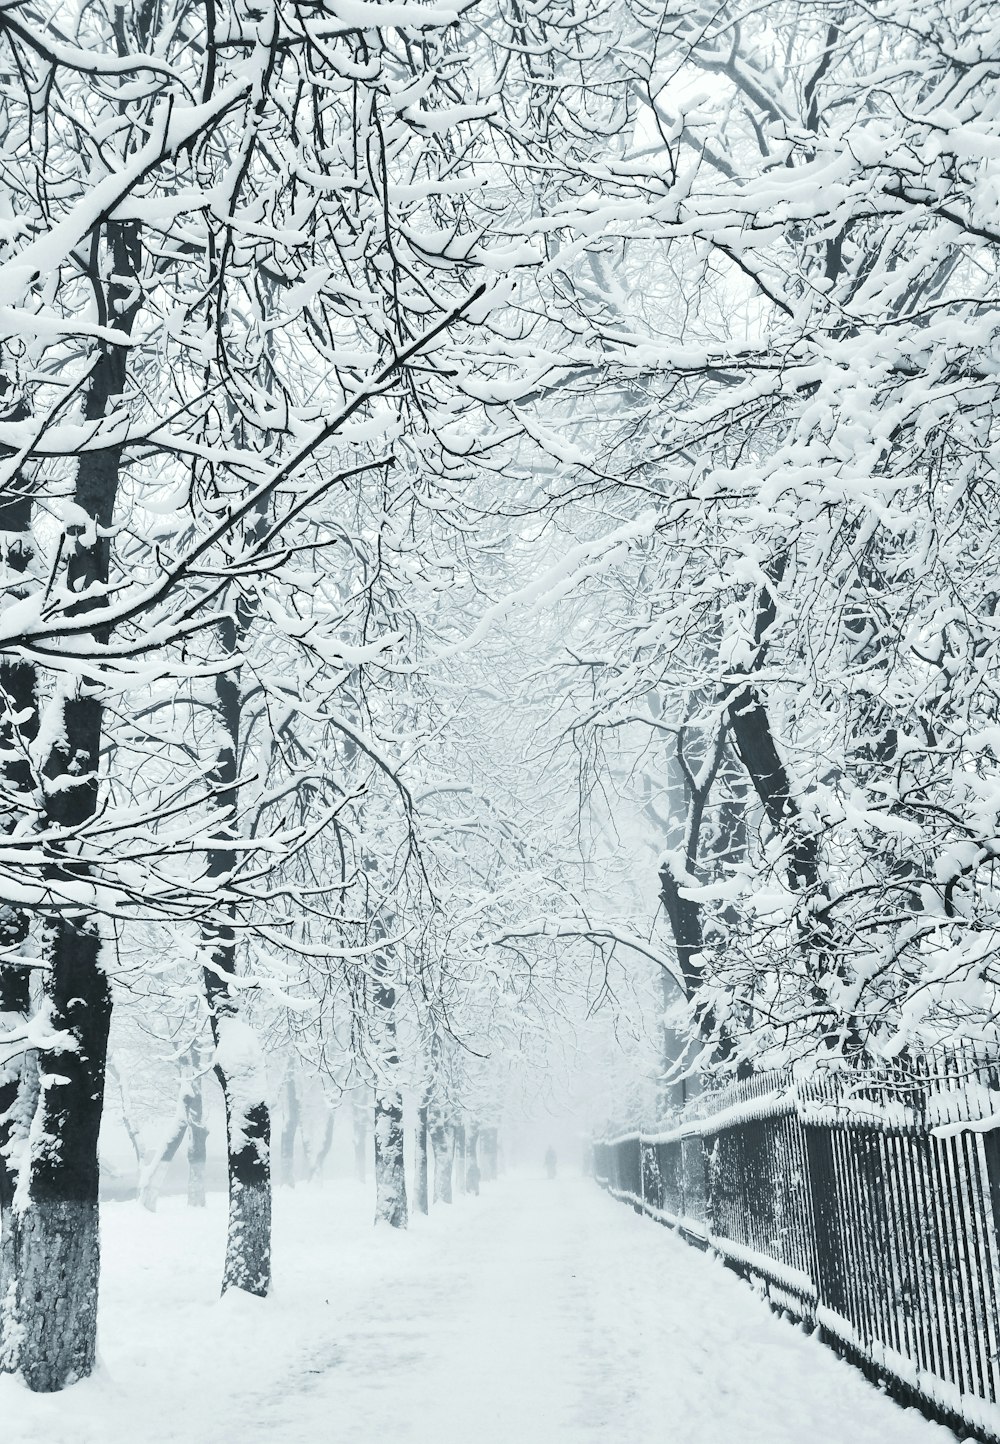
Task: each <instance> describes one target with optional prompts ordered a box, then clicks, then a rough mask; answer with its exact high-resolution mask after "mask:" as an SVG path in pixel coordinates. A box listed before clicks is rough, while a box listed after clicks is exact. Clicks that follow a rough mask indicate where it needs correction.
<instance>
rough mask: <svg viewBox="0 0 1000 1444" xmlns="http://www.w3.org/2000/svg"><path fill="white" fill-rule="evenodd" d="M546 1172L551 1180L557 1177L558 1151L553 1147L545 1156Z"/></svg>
mask: <svg viewBox="0 0 1000 1444" xmlns="http://www.w3.org/2000/svg"><path fill="white" fill-rule="evenodd" d="M545 1172H546V1173H547V1174H548V1176H549V1178H555V1176H556V1151H555V1149H554V1148H552V1147H551V1146H550V1147H549V1149H548V1151H547V1152H546V1154H545Z"/></svg>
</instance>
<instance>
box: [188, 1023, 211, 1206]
mask: <svg viewBox="0 0 1000 1444" xmlns="http://www.w3.org/2000/svg"><path fill="white" fill-rule="evenodd" d="M190 1061H191V1072H190V1076H189V1077H188V1080H187V1086H186V1087H185V1089H184V1116H185V1118H186V1119H187V1126H188V1151H187V1157H188V1186H187V1201H188V1207H189V1208H204V1207H205V1155H206V1151H207V1150H206V1143H207V1140H208V1129H207V1127H206V1126H205V1090H204V1084H203V1079H202V1049H201V1045H200V1044H199V1043H192V1045H191V1052H190Z"/></svg>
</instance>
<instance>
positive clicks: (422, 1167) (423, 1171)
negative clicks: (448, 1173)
mask: <svg viewBox="0 0 1000 1444" xmlns="http://www.w3.org/2000/svg"><path fill="white" fill-rule="evenodd" d="M416 1142H417V1146H416V1149H415V1152H414V1169H413V1173H414V1178H413V1194H414V1201H413V1207H414V1209H415V1210H416V1212H417V1213H427V1211H428V1210H427V1109H426V1108H421V1109H420V1112H419V1113H418V1115H417V1140H416Z"/></svg>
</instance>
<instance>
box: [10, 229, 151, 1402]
mask: <svg viewBox="0 0 1000 1444" xmlns="http://www.w3.org/2000/svg"><path fill="white" fill-rule="evenodd" d="M106 230H107V251H106V252H105V251H104V250H103V249H102V247H101V245H100V242H99V239H98V238H96V237H95V239H94V243H93V252H92V262H93V264H92V272H91V281H92V283H93V288H94V295H95V298H96V299H97V302H98V313H99V319H100V320H101V321H102V323H103V324H104V325H114V327H115V328H116V330H118V331H120V332H122V333H123V334H124V335H126V336H127V335H129V334H130V333H131V330H132V327H133V325H134V323H135V319H136V315H137V313H138V308H139V304H140V298H141V294H142V292H141V288H140V287H139V286H138V284H137V279H136V278H137V274H138V262H137V257H138V232H137V230H136V227H135V226H134V225H133V224H131V223H115V222H108V223H107V227H106ZM105 260H107V261H109V262H110V272H111V279H110V280H105V271H104V265H105ZM126 360H127V350H126V348H125V347H124V346H115V345H109V344H107V343H102V349H101V350H100V353H99V356H98V359H97V363H96V365H95V366H94V370H93V372H92V374H91V380H90V385H89V388H88V391H87V398H86V403H85V406H84V415H85V417H86V419H87V420H88V421H100V420H101V419H103V418H104V417H105V416H107V414H108V412H109V410H111V408H112V407H113V405H114V404H115V403H116V402H117V399H118V398H119V397H120V396H122V394H123V393H124V391H125V383H126ZM120 471H121V447H120V446H111V447H106V448H104V449H103V450H95V451H91V452H85V453H84V454H83V455H82V456H81V457H80V460H79V463H78V466H77V473H76V486H75V492H74V501H75V504H76V507H77V508H78V511H77V512H76V513H75V514H74V519H73V520H72V521H71V522H69V523H68V524H67V525H66V527H65V533H64V539H63V541H64V555H65V559H66V572H65V581H66V588H67V591H69V592H70V593H74V594H77V595H78V596H79V597H80V600H79V601H78V602H75V603H73V604H72V605H71V606H70V607H67V612H68V613H69V614H70V615H76V616H80V615H85V614H86V613H87V612H88V611H92V610H93V609H94V608H95V607H100V606H101V605H103V602H104V597H105V591H106V587H107V582H108V576H109V557H110V541H109V536H110V533H111V527H112V522H113V516H114V508H115V502H116V499H117V495H118V484H119V477H120ZM92 638H93V640H94V641H95V642H97V643H99V644H101V643H105V642H107V640H108V631H107V629H106V628H103V627H95V628H94V630H93V633H92ZM100 685H101V683H100V677H99V676H98V675H97V674H95V675H93V676H90V677H88V676H83V675H81V676H79V677H77V678H74V679H73V680H68V681H63V682H61V684H60V688H61V690H60V692H59V693H58V694H57V696H56V698H55V699H54V700H53V702H52V703H51V705H52V706H53V707H54V708H57V709H58V711H59V713H60V716H59V718H58V720H57V723H56V726H55V727H54V728H53V734H54V736H55V737H56V739H57V740H56V742H55V743H54V745H53V747H52V751H51V752H50V754H49V756H48V757H47V758H46V759H45V760H44V763H43V766H42V772H43V776H44V778H45V782H46V784H47V785H46V787H45V813H46V823H47V824H48V825H49V826H50V827H52V828H53V830H57V829H59V828H65V829H66V831H67V833H69V834H72V833H73V832H74V831H76V830H78V829H80V828H82V827H84V826H85V825H86V823H87V822H88V821H89V820H90V819H91V818H92V817H93V816H94V813H95V812H96V810H97V804H98V776H99V766H100V752H101V736H102V727H103V705H102V702H101V696H100ZM87 875H88V874H87V868H86V864H84V863H80V862H77V861H76V860H75V857H74V854H73V852H72V851H70V850H67V851H66V852H64V853H62V854H60V853H59V852H58V851H57V850H56V849H55V847H53V857H52V862H51V864H50V867H49V877H50V879H51V881H52V882H53V884H54V885H55V890H56V891H57V892H58V885H59V884H60V883H72V884H73V885H74V887H75V888H77V889H78V888H79V885H80V882H81V880H84V879H86V878H87ZM42 955H43V958H44V959H45V961H46V963H47V965H48V967H47V972H46V975H45V995H46V1004H47V1008H48V1014H49V1017H48V1022H49V1026H50V1028H51V1031H52V1032H53V1033H54V1034H64V1035H68V1037H69V1038H70V1039H71V1040H72V1044H73V1046H72V1047H71V1048H68V1049H67V1048H57V1049H51V1050H50V1049H43V1050H40V1051H39V1055H38V1066H39V1079H40V1087H39V1097H38V1105H37V1109H36V1116H35V1119H34V1122H33V1124H32V1128H31V1134H30V1139H31V1142H30V1145H29V1150H28V1156H27V1158H26V1160H25V1166H26V1167H27V1169H28V1175H27V1188H26V1189H25V1191H24V1198H25V1206H24V1208H23V1209H22V1210H21V1211H20V1237H19V1239H18V1246H17V1247H18V1260H17V1262H18V1271H19V1279H18V1288H17V1304H16V1316H17V1331H16V1332H17V1340H18V1343H19V1347H20V1359H19V1363H20V1368H21V1371H22V1373H23V1375H24V1378H25V1381H26V1382H27V1384H28V1386H29V1388H31V1389H34V1390H38V1391H45V1392H48V1391H53V1390H57V1389H61V1388H63V1387H64V1386H65V1385H66V1384H69V1383H71V1382H73V1381H75V1380H76V1379H81V1378H84V1377H85V1376H86V1375H88V1374H89V1373H90V1372H91V1371H92V1369H93V1366H94V1357H95V1349H96V1334H97V1286H98V1275H99V1270H100V1243H99V1232H98V1184H99V1167H98V1159H97V1140H98V1135H99V1133H100V1127H101V1113H102V1109H103V1103H104V1078H105V1065H106V1060H107V1047H108V1031H109V1028H110V1024H111V990H110V988H109V986H108V979H107V975H106V973H105V970H104V967H103V965H102V960H101V936H100V932H99V927H98V921H97V918H96V916H95V915H94V914H92V913H90V912H88V911H86V910H85V909H82V908H68V907H66V908H64V910H63V911H62V912H60V913H58V914H56V915H55V916H54V917H52V918H50V919H49V921H48V922H47V923H46V926H45V929H44V933H43V939H42Z"/></svg>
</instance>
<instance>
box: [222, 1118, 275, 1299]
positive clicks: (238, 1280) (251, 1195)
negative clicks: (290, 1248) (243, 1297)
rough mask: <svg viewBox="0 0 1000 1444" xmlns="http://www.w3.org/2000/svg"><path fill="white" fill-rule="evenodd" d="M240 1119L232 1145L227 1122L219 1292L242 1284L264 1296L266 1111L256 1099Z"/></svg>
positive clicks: (267, 1260)
mask: <svg viewBox="0 0 1000 1444" xmlns="http://www.w3.org/2000/svg"><path fill="white" fill-rule="evenodd" d="M229 1111H230V1109H229V1097H228V1092H227V1097H226V1112H227V1114H228V1113H229ZM240 1121H241V1123H242V1125H243V1126H242V1130H241V1131H240V1132H238V1133H237V1135H236V1138H237V1140H238V1142H239V1148H238V1149H235V1148H233V1142H234V1140H233V1132H234V1130H233V1127H232V1122H231V1121H230V1126H229V1135H230V1149H231V1152H230V1157H229V1232H228V1235H227V1238H226V1267H225V1271H224V1273H223V1276H222V1292H223V1293H226V1291H227V1290H228V1289H242V1290H243V1292H244V1293H247V1294H255V1295H256V1296H257V1297H258V1298H264V1297H265V1296H266V1295H267V1293H268V1290H269V1289H270V1287H271V1167H270V1142H271V1116H270V1113H269V1111H268V1108H267V1105H266V1104H265V1103H258V1104H256V1105H255V1106H254V1107H253V1108H250V1109H248V1110H247V1111H246V1113H245V1114H242V1115H241V1119H240Z"/></svg>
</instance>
